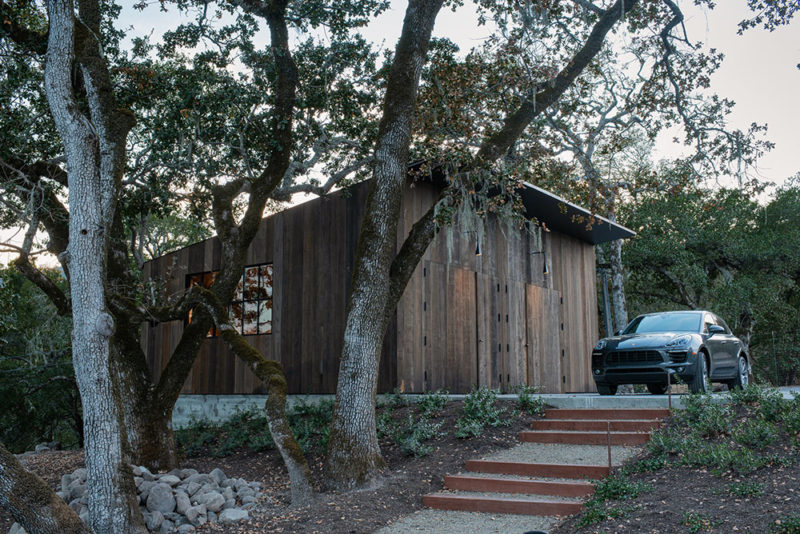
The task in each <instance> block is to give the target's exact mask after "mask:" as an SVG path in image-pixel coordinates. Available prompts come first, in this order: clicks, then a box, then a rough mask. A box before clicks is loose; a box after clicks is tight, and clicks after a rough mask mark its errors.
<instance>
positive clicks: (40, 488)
mask: <svg viewBox="0 0 800 534" xmlns="http://www.w3.org/2000/svg"><path fill="white" fill-rule="evenodd" d="M0 508H3V509H4V510H6V511H8V512H9V513H10V514H11V516H12V517H13V518H14V520H15V521H16V522H17V523H19V524H20V525H22V527H23V528H24V529H25V531H26V532H28V533H29V534H91V531H90V530H89V527H87V526H86V524H85V523H84V522H83V521H81V519H80V518H79V517H78V515H77V514H76V513H75V512H74V511H73V510H72V508H70V507H69V506H67V503H65V502H64V501H63V500H61V498H60V497H59V496H58V495H56V494H55V492H54V491H53V490H52V489H50V486H48V485H47V483H46V482H45V481H44V480H42V479H41V478H39V477H38V476H36V475H35V474H33V473H31V472H28V471H26V470H25V468H24V467H22V465H21V464H20V463H19V461H17V459H16V457H15V456H14V455H13V454H11V453H10V452H9V451H8V450H7V449H6V448H5V447H3V445H2V444H0Z"/></svg>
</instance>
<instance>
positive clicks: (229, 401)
mask: <svg viewBox="0 0 800 534" xmlns="http://www.w3.org/2000/svg"><path fill="white" fill-rule="evenodd" d="M421 396H422V395H410V394H409V395H403V398H404V399H406V400H409V401H411V402H413V401H414V400H415V399H418V398H420V397H421ZM715 396H718V395H715ZM464 397H466V395H450V398H451V399H454V400H460V399H463V398H464ZM541 397H542V398H543V399H544V402H545V404H547V405H549V406H553V407H555V408H598V409H609V408H620V409H626V408H639V409H654V408H666V407H667V404H668V399H667V396H666V395H650V394H641V395H615V396H613V397H611V396H609V397H601V396H600V395H598V394H596V393H574V394H569V393H568V394H543V395H541ZM378 398H379V402H380V400H382V399H386V400H388V399H389V395H378ZM497 398H498V399H516V398H517V396H516V395H498V396H497ZM324 399H327V400H331V401H332V400H333V399H334V396H333V395H290V396H289V397H288V398H287V401H286V402H287V405H288V407H289V408H290V409H291V407H293V406H295V405H297V404H300V403H305V404H315V403H318V402H320V401H321V400H324ZM266 400H267V396H266V395H181V396H180V397H179V398H178V402H177V403H176V404H175V409H174V410H173V411H172V425H173V428H182V427H185V426H187V425H189V424H190V423H191V422H192V421H193V420H195V421H208V422H214V423H219V422H222V421H225V420H227V419H230V418H231V417H232V416H233V415H235V414H236V413H237V412H241V411H253V410H256V411H261V410H263V409H264V403H265V402H266ZM672 406H673V407H675V408H681V407H682V403H681V397H680V395H673V397H672Z"/></svg>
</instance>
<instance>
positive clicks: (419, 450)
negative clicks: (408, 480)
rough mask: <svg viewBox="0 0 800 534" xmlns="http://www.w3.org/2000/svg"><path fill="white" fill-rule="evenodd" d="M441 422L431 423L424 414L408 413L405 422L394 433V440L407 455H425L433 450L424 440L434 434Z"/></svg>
mask: <svg viewBox="0 0 800 534" xmlns="http://www.w3.org/2000/svg"><path fill="white" fill-rule="evenodd" d="M442 424H443V423H442V422H439V423H433V422H432V421H431V420H430V419H429V418H428V416H427V415H425V414H420V415H419V416H418V417H414V415H413V414H410V413H409V414H408V418H407V419H406V421H405V423H404V424H402V425H400V427H399V432H398V433H396V434H395V438H394V441H395V443H397V444H398V445H399V446H400V450H401V451H403V453H404V454H406V455H408V456H417V457H419V456H427V455H428V454H430V453H431V452H433V447H432V446H431V445H428V444H426V443H424V442H425V441H428V440H430V439H431V438H433V437H434V436H436V434H437V433H438V432H439V429H440V428H441V427H442Z"/></svg>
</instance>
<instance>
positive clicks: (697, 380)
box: [689, 352, 708, 393]
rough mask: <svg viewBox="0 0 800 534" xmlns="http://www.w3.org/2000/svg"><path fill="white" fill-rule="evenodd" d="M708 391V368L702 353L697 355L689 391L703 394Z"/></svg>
mask: <svg viewBox="0 0 800 534" xmlns="http://www.w3.org/2000/svg"><path fill="white" fill-rule="evenodd" d="M707 390H708V367H707V366H706V356H705V354H703V353H702V352H700V353H698V354H697V366H696V369H695V372H694V377H692V382H691V383H690V384H689V391H691V392H692V393H705V392H706V391H707Z"/></svg>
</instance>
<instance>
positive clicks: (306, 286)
mask: <svg viewBox="0 0 800 534" xmlns="http://www.w3.org/2000/svg"><path fill="white" fill-rule="evenodd" d="M367 187H368V184H366V183H362V184H359V185H356V186H354V187H352V188H350V189H349V190H348V191H347V192H346V193H344V194H342V193H337V194H334V195H331V196H329V197H328V198H324V199H317V200H312V201H310V202H307V203H305V204H302V205H300V206H296V207H293V208H291V209H288V210H286V211H283V212H281V213H278V214H275V215H272V216H270V217H268V218H266V219H264V221H263V222H262V224H261V227H260V229H259V231H258V234H257V236H256V238H255V240H254V242H253V245H252V246H251V249H250V251H249V253H248V257H247V262H248V265H253V264H261V263H272V264H273V314H272V333H271V334H268V335H259V336H247V340H248V341H249V342H250V343H252V344H253V345H254V346H255V348H256V349H258V350H259V351H260V352H261V353H262V354H263V355H264V356H265V357H267V358H269V359H274V360H278V361H280V362H281V363H282V364H283V366H284V369H285V372H286V376H287V379H288V382H289V391H290V392H291V393H333V392H334V391H335V389H336V379H337V372H338V360H339V355H340V352H341V343H342V335H343V331H344V323H345V318H346V317H345V313H346V308H347V299H348V296H349V292H350V283H351V272H352V266H353V260H354V255H355V249H356V245H357V241H358V232H359V229H360V221H361V217H362V215H363V206H364V203H365V199H366V195H367ZM436 196H437V190H436V188H435V187H434V186H433V185H430V184H425V183H416V184H414V185H413V186H409V188H408V189H407V191H406V194H405V196H404V199H403V210H402V219H401V221H400V224H399V229H398V242H397V246H398V247H399V246H400V245H401V244H402V241H403V240H404V239H405V237H406V235H407V234H408V232H409V231H410V230H411V227H412V226H413V224H414V222H416V221H417V220H418V218H419V217H420V216H421V215H422V214H424V213H425V212H426V211H427V209H428V208H429V207H430V206H431V205H432V203H433V202H434V201H435V199H436ZM476 238H477V234H476V233H474V232H465V231H462V229H460V228H458V227H455V228H453V229H451V230H446V229H445V230H442V231H441V232H440V234H439V235H438V236H437V237H436V239H435V240H434V242H433V243H432V244H431V246H430V248H429V249H428V251H427V252H426V254H425V256H424V258H423V260H422V261H421V262H420V264H419V265H418V266H417V269H416V270H415V272H414V275H413V276H412V278H411V280H410V281H409V284H408V286H407V288H406V291H405V293H404V294H403V297H402V298H401V300H400V303H399V305H398V308H397V312H396V315H395V317H394V319H393V320H392V321H391V322H390V326H389V330H388V332H387V335H386V338H385V340H384V347H383V354H382V359H381V364H380V375H379V376H380V378H379V391H384V392H385V391H391V390H392V389H394V388H395V387H398V388H400V389H401V390H403V391H406V392H422V391H429V390H433V389H438V388H447V389H449V390H450V391H451V392H454V393H456V392H457V393H465V392H468V391H469V390H470V389H471V388H472V387H473V386H477V385H486V386H490V387H493V388H500V389H502V390H505V391H507V390H510V389H512V388H513V387H514V386H518V385H521V384H528V385H538V386H541V387H542V388H543V389H544V390H545V391H547V392H567V391H591V390H593V389H594V384H593V380H592V377H591V372H590V357H591V348H592V345H593V344H594V341H595V339H594V338H595V336H596V332H597V306H596V281H595V267H594V247H593V246H592V245H590V244H587V243H584V242H582V241H579V240H577V239H573V238H571V237H568V236H565V235H562V234H558V233H556V232H545V233H544V236H543V246H544V249H545V250H546V251H547V261H548V264H549V268H550V274H548V275H544V274H543V272H542V271H543V262H544V255H543V254H531V253H532V252H538V248H537V245H535V240H534V239H533V238H532V236H530V235H528V234H527V233H525V232H522V231H520V230H515V229H512V228H507V227H504V226H503V225H501V224H498V222H497V221H496V220H494V219H490V221H489V222H488V224H487V228H486V229H485V234H484V237H483V238H482V239H481V251H482V255H481V256H476V255H475V247H476ZM219 261H220V246H219V243H218V242H217V240H216V239H215V238H212V239H209V240H206V241H203V242H201V243H197V244H194V245H191V246H189V247H186V248H184V249H182V250H179V251H177V252H174V253H172V254H168V255H166V256H163V257H161V258H157V259H155V260H153V261H151V262H149V263H147V264H146V265H145V276H146V277H150V278H152V279H153V280H157V281H159V283H162V284H163V287H164V291H166V293H167V294H169V295H175V294H178V293H180V292H182V291H184V290H185V286H186V276H187V275H188V274H194V273H199V272H204V271H211V270H216V269H218V268H219ZM183 326H184V325H183V322H182V321H173V322H170V323H165V324H157V325H154V326H150V325H146V326H145V327H144V328H143V332H142V343H143V344H144V346H145V347H146V352H147V357H148V362H149V365H150V368H151V371H152V372H153V374H154V375H156V376H158V374H159V373H160V372H161V370H162V369H163V368H164V367H165V365H166V363H167V361H168V358H169V354H171V353H172V350H173V349H174V348H175V346H176V344H177V342H178V340H179V338H180V335H181V333H182V331H183ZM263 391H264V388H263V385H262V384H261V383H260V382H259V381H258V380H257V379H256V377H255V376H254V375H253V374H252V373H251V372H250V370H249V369H248V368H247V366H245V365H243V364H241V362H239V361H238V360H236V359H235V358H234V357H233V356H232V355H231V354H230V353H229V352H228V350H227V348H226V347H225V346H224V344H223V343H222V341H221V340H220V339H218V338H210V339H208V340H207V341H206V342H205V343H204V344H203V347H202V349H201V351H200V354H199V355H198V358H197V361H196V362H195V365H194V368H193V370H192V373H191V375H190V377H189V378H188V379H187V381H186V385H185V387H184V392H185V393H197V394H247V393H262V392H263Z"/></svg>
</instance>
